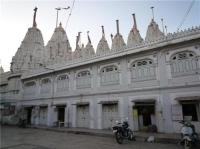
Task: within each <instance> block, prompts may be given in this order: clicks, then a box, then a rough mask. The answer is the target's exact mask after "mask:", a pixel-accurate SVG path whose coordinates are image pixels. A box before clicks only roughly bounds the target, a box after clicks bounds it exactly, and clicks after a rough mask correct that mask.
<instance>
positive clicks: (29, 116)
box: [27, 108, 32, 124]
mask: <svg viewBox="0 0 200 149" xmlns="http://www.w3.org/2000/svg"><path fill="white" fill-rule="evenodd" d="M31 115H32V108H27V124H31Z"/></svg>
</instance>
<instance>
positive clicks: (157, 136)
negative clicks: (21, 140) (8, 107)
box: [27, 125, 181, 144]
mask: <svg viewBox="0 0 200 149" xmlns="http://www.w3.org/2000/svg"><path fill="white" fill-rule="evenodd" d="M27 127H28V128H32V129H42V130H46V131H54V132H61V133H73V134H83V135H90V136H100V137H109V138H114V137H115V136H114V135H113V133H112V130H100V129H84V128H67V127H61V128H58V127H48V126H40V125H36V126H34V125H28V126H27ZM150 136H153V137H154V141H153V142H156V143H170V144H178V143H179V142H180V140H181V135H180V134H167V133H147V132H133V137H134V140H135V141H139V142H146V141H147V139H148V138H149V137H150Z"/></svg>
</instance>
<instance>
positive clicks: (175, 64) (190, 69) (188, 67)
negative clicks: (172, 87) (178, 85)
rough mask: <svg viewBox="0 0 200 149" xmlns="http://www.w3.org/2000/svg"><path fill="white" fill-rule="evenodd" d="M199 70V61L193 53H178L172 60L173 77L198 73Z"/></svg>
mask: <svg viewBox="0 0 200 149" xmlns="http://www.w3.org/2000/svg"><path fill="white" fill-rule="evenodd" d="M197 70H198V65H197V59H196V57H195V55H194V53H192V52H182V53H177V54H175V55H173V56H172V59H171V72H172V75H175V76H176V75H183V74H189V73H196V71H197Z"/></svg>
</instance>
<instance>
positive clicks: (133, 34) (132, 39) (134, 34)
mask: <svg viewBox="0 0 200 149" xmlns="http://www.w3.org/2000/svg"><path fill="white" fill-rule="evenodd" d="M142 41H143V39H142V37H141V36H140V32H139V31H138V30H137V29H135V27H134V26H133V28H132V29H131V31H130V33H129V35H128V41H127V46H132V45H134V44H137V43H141V42H142Z"/></svg>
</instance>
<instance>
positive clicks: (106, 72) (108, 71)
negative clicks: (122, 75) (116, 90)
mask: <svg viewBox="0 0 200 149" xmlns="http://www.w3.org/2000/svg"><path fill="white" fill-rule="evenodd" d="M117 83H119V69H118V68H117V67H116V66H109V67H106V68H103V69H102V70H101V85H106V84H117Z"/></svg>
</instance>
